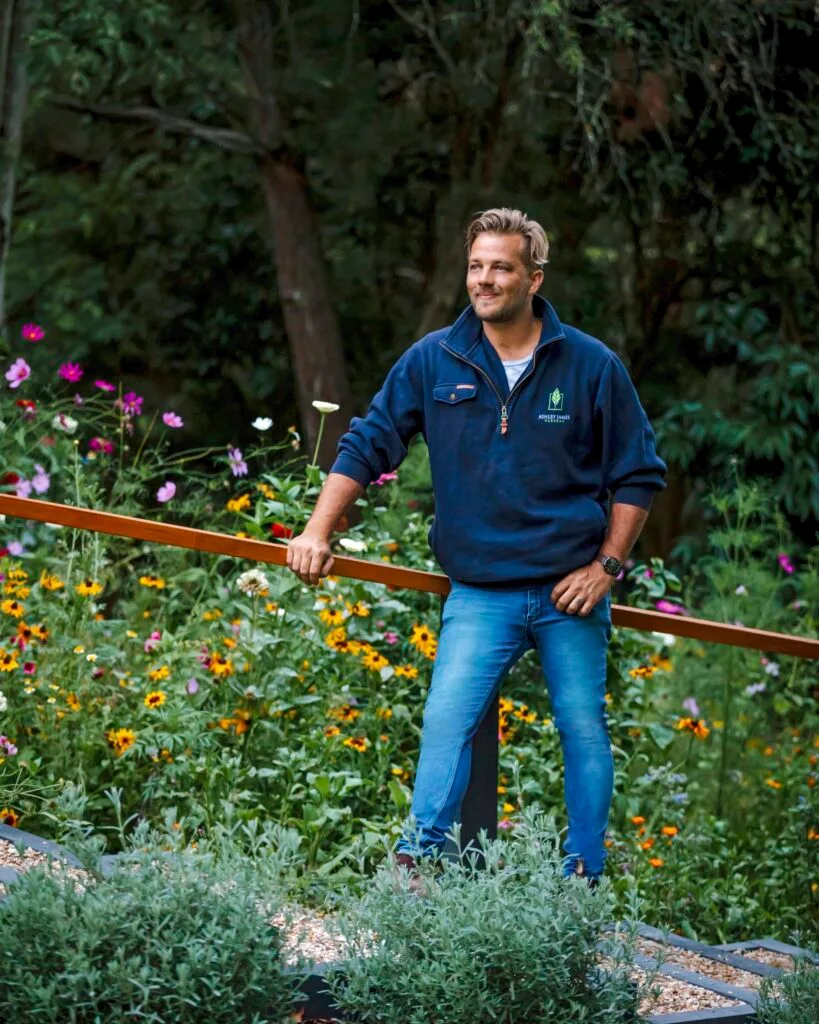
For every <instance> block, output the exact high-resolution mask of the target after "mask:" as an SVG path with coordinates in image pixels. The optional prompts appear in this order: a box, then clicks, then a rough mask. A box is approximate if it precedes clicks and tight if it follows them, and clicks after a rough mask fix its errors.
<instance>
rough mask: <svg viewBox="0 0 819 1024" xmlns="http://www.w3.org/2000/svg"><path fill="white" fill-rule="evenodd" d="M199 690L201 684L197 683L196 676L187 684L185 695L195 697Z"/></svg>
mask: <svg viewBox="0 0 819 1024" xmlns="http://www.w3.org/2000/svg"><path fill="white" fill-rule="evenodd" d="M198 690H199V683H198V682H197V681H196V679H195V677H194V676H191V678H190V679H189V680H188V681H187V682H186V683H185V693H188V694H190V695H191V696H193V695H194V694H195V693H196V692H197V691H198Z"/></svg>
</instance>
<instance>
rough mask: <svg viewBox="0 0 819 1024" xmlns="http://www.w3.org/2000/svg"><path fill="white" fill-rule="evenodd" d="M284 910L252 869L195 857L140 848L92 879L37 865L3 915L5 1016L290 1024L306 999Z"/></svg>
mask: <svg viewBox="0 0 819 1024" xmlns="http://www.w3.org/2000/svg"><path fill="white" fill-rule="evenodd" d="M141 838H143V839H144V836H143V837H141ZM271 855H272V851H271ZM279 905H280V903H279V897H278V895H277V894H276V893H275V892H271V891H269V890H266V888H265V887H264V885H262V884H260V878H259V875H257V873H256V871H255V866H254V865H253V864H252V863H251V862H248V861H247V860H242V859H239V858H237V857H236V858H233V859H232V860H227V861H224V860H216V859H214V858H213V857H212V856H210V855H203V854H201V853H199V852H195V851H192V850H188V851H186V852H177V853H175V854H174V855H168V854H167V853H164V852H163V851H162V850H160V849H157V848H153V847H148V848H147V849H146V850H145V852H140V851H139V850H134V851H132V852H131V853H129V854H128V855H127V856H126V857H123V858H122V860H121V861H119V862H118V863H117V867H116V869H115V870H114V871H113V873H112V874H111V875H110V877H107V878H102V877H93V876H90V877H86V878H84V879H83V880H82V881H81V882H79V881H78V880H76V879H73V878H69V877H66V876H65V875H63V874H62V873H60V872H59V871H57V870H56V869H54V870H51V869H49V868H47V867H40V868H36V869H34V870H31V871H29V872H26V873H25V874H24V875H23V876H21V878H20V880H19V881H17V882H15V883H13V884H12V885H11V886H10V887H9V892H8V896H7V898H6V900H5V901H4V903H3V904H2V907H0V921H2V928H3V943H2V948H0V964H2V973H3V979H4V983H3V989H2V993H0V1012H2V1014H3V1016H4V1017H5V1018H8V1019H12V1018H13V1019H14V1020H16V1021H19V1022H20V1024H63V1022H65V1021H71V1022H73V1024H96V1022H98V1021H103V1020H104V1021H105V1022H106V1024H109V1022H110V1024H126V1022H131V1021H133V1020H134V1019H136V1018H138V1019H140V1020H145V1021H150V1022H153V1024H162V1022H164V1021H170V1020H173V1021H177V1022H179V1024H205V1022H206V1021H207V1022H219V1021H225V1022H228V1021H229V1022H231V1024H233V1022H235V1021H237V1020H241V1021H247V1022H248V1024H261V1022H264V1021H270V1022H274V1021H275V1022H284V1021H286V1020H288V1019H289V1014H290V1012H291V1011H292V1010H294V1009H295V997H294V993H293V978H292V977H291V976H288V975H286V974H285V973H284V971H283V965H282V959H281V950H280V937H279V932H278V930H277V929H276V928H275V927H274V926H273V925H272V924H271V923H270V918H271V917H272V916H273V915H274V914H275V913H276V911H277V910H278V908H279Z"/></svg>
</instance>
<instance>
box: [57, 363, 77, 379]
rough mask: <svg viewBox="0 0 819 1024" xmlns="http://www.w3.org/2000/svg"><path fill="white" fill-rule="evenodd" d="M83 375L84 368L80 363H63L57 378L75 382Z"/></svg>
mask: <svg viewBox="0 0 819 1024" xmlns="http://www.w3.org/2000/svg"><path fill="white" fill-rule="evenodd" d="M82 375H83V368H82V367H81V366H80V364H79V363H62V364H61V366H60V368H59V369H58V370H57V376H58V377H62V378H63V380H68V381H71V382H72V383H73V382H74V381H78V380H80V378H81V377H82Z"/></svg>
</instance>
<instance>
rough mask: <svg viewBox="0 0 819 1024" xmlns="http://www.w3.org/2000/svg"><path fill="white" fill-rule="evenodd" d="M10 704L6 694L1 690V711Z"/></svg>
mask: <svg viewBox="0 0 819 1024" xmlns="http://www.w3.org/2000/svg"><path fill="white" fill-rule="evenodd" d="M8 706H9V702H8V701H7V700H6V695H5V693H3V691H2V690H0V711H5V710H6V708H7V707H8Z"/></svg>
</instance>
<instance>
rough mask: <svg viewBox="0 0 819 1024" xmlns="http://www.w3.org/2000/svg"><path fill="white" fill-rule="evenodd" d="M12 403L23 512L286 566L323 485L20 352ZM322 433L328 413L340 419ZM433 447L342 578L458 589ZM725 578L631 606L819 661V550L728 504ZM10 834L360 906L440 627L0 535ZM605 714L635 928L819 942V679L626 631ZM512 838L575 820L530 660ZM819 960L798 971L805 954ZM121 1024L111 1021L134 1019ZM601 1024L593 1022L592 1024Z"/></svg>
mask: <svg viewBox="0 0 819 1024" xmlns="http://www.w3.org/2000/svg"><path fill="white" fill-rule="evenodd" d="M16 348H17V349H18V351H19V353H20V354H15V355H14V357H13V359H12V361H11V363H10V365H9V366H8V369H7V371H6V372H5V381H6V387H5V388H4V390H3V392H2V404H1V405H0V431H1V432H2V433H1V435H0V436H2V439H3V465H2V467H0V470H1V471H2V472H1V473H0V487H1V488H2V491H3V492H4V493H7V494H16V495H18V496H21V497H38V498H42V499H46V500H50V501H56V502H61V503H66V504H73V505H78V506H85V507H89V508H95V509H102V510H108V511H116V512H124V513H126V514H129V515H136V516H140V517H143V518H148V519H154V520H163V521H167V522H175V523H180V524H185V525H193V526H198V527H203V528H207V529H210V530H216V531H219V532H222V533H227V534H233V535H236V536H243V537H249V538H255V539H261V540H268V541H270V542H272V543H279V544H285V543H286V541H287V539H288V538H289V537H290V536H292V535H293V534H295V533H298V532H299V530H300V528H301V526H302V525H303V523H304V522H305V521H306V519H307V518H308V516H309V514H310V511H311V509H312V504H313V502H314V500H315V497H316V495H317V494H318V491H319V489H320V486H321V482H322V478H323V475H322V473H321V472H320V471H319V470H318V468H317V467H316V465H315V464H314V459H313V460H311V455H310V453H309V452H306V451H305V450H304V447H303V445H302V442H301V438H300V437H299V434H298V432H297V431H296V429H295V428H294V427H289V428H287V427H285V428H282V427H281V425H280V424H278V423H275V422H274V421H273V420H272V419H271V418H270V417H262V416H260V417H259V418H257V419H256V420H255V421H254V423H253V424H252V429H253V431H254V432H255V437H256V440H255V443H253V444H252V445H251V444H247V443H245V444H243V445H242V447H241V448H240V447H239V446H238V444H236V443H233V442H231V443H229V444H227V445H226V446H225V447H224V448H221V449H190V450H181V449H180V448H179V447H178V446H177V444H176V438H175V431H178V430H179V429H180V428H181V427H182V426H183V418H182V417H181V416H180V415H179V414H178V413H177V412H176V411H174V410H170V409H150V408H148V407H147V403H146V402H145V401H144V399H143V397H142V396H140V395H138V394H136V393H135V392H134V391H133V390H132V389H131V388H129V386H128V382H127V381H122V382H116V383H114V382H109V381H105V380H102V379H94V373H93V369H92V368H89V367H84V366H82V365H80V364H78V363H64V364H61V365H57V364H56V361H55V360H53V359H52V357H51V354H50V352H49V348H48V340H47V338H46V337H45V332H44V331H43V329H42V328H41V327H39V326H38V325H26V326H25V327H24V328H23V332H22V338H21V340H20V341H19V342H18V343H17V345H16ZM332 414H333V413H332V411H329V410H327V409H325V410H323V411H322V415H332ZM425 473H426V465H425V455H424V451H423V449H422V447H420V446H413V448H412V450H411V453H410V456H409V457H408V459H407V460H406V461H405V463H404V464H403V465H402V467H401V468H400V469H399V470H398V472H397V473H391V474H386V476H385V477H384V478H382V479H381V480H379V481H377V486H373V487H372V488H370V491H369V493H368V494H367V495H366V499H365V500H362V501H361V502H359V512H360V515H359V516H358V517H357V518H358V519H359V521H358V522H356V523H355V524H354V525H352V524H350V523H348V522H344V523H342V524H340V525H341V527H342V529H340V531H339V533H338V534H337V535H336V537H335V538H334V541H333V545H334V549H335V550H337V551H338V552H339V553H354V554H357V555H359V556H360V557H363V558H368V559H375V560H381V561H384V562H387V563H394V564H400V565H405V566H409V567H415V568H421V569H428V570H434V569H435V565H434V563H433V561H432V559H431V556H430V554H429V551H428V548H427V540H426V537H427V530H428V526H429V510H428V508H427V506H426V499H427V495H428V482H427V480H426V476H425ZM710 500H711V505H712V509H713V522H712V527H711V530H710V538H709V540H710V543H709V550H708V552H707V553H706V554H704V555H703V556H702V557H700V558H699V559H698V560H697V561H696V562H695V563H694V564H693V565H692V567H691V568H690V570H689V571H688V572H687V573H686V574H685V576H684V578H682V579H680V578H678V576H677V575H675V573H674V572H672V571H670V569H668V568H667V567H666V566H665V565H664V564H663V562H662V561H661V560H660V559H656V558H652V559H650V560H649V561H648V562H639V563H636V564H635V563H634V562H631V563H630V564H629V565H628V571H627V573H626V574H625V576H624V578H622V579H620V580H618V582H617V584H616V587H617V589H616V590H615V594H614V600H615V601H617V602H619V603H622V604H632V605H636V606H640V607H646V608H655V609H658V610H661V611H666V612H669V613H671V614H681V613H686V614H691V615H694V616H696V617H700V618H709V619H714V620H718V621H721V622H726V623H739V624H744V625H746V626H755V627H759V628H763V629H768V630H773V631H778V632H784V633H791V634H799V635H805V636H816V626H817V621H818V620H819V549H817V548H815V547H814V548H813V549H805V548H804V547H803V548H800V547H799V546H798V545H797V543H796V541H795V540H794V538H792V537H791V536H789V534H788V531H787V527H786V523H785V519H784V517H783V516H782V514H781V513H780V512H779V510H778V509H777V508H776V507H775V506H773V505H772V504H771V502H770V500H769V498H768V496H767V495H766V494H764V493H762V492H761V491H760V490H759V489H758V488H755V487H749V486H747V485H746V484H745V483H744V482H743V481H742V480H741V479H736V478H735V479H734V480H733V481H731V483H730V486H729V487H727V488H726V489H725V491H724V492H722V493H719V494H714V495H712V496H711V499H710ZM0 530H1V531H2V532H0V587H2V595H1V596H2V600H0V626H2V640H0V822H2V823H4V824H7V825H12V826H17V827H20V828H24V829H26V830H28V831H30V832H33V833H35V834H37V835H39V836H45V837H51V838H56V839H65V838H66V837H67V836H72V835H73V836H75V837H76V836H77V835H78V834H81V833H82V834H85V835H89V834H90V835H93V836H95V837H96V838H97V839H98V840H99V841H100V842H103V841H104V844H105V845H104V848H105V851H106V852H108V853H114V852H117V851H118V850H120V849H122V848H124V847H126V846H127V845H128V844H129V842H130V841H131V840H132V838H133V837H134V836H140V835H143V836H144V834H145V829H155V830H159V832H161V833H162V834H163V835H164V836H165V839H164V840H163V842H165V843H172V844H174V846H175V848H179V849H181V850H188V851H190V850H196V849H197V848H198V847H200V846H207V844H208V843H209V842H211V841H212V837H213V836H214V835H217V834H222V832H223V831H224V830H225V829H227V830H229V831H230V832H231V835H233V837H234V839H235V840H236V842H238V843H239V844H240V845H241V844H242V843H245V844H248V845H252V841H251V838H249V837H252V836H254V835H257V834H258V830H259V829H262V828H264V827H267V826H269V825H270V824H271V823H273V824H275V826H276V828H278V829H281V830H284V831H283V833H282V834H286V835H288V836H289V837H290V841H291V842H292V844H293V849H294V850H295V851H296V856H295V859H294V864H295V865H296V866H295V868H294V877H293V880H292V883H293V886H294V887H295V889H296V890H297V891H298V892H299V893H300V896H301V898H302V899H303V900H305V901H306V902H308V903H310V902H312V903H314V904H315V905H320V903H321V901H322V900H323V899H325V898H326V895H327V893H328V892H330V891H331V890H333V889H334V888H335V889H338V888H339V887H343V888H346V889H349V890H350V891H366V888H367V880H368V879H370V878H371V877H372V875H373V874H374V872H375V871H376V870H377V868H378V866H379V864H381V862H382V861H383V860H384V858H385V856H386V852H387V849H388V848H389V847H390V846H391V844H392V842H394V840H395V839H396V838H397V837H398V835H399V833H400V829H401V827H402V823H403V822H404V820H405V818H406V816H407V814H408V811H409V806H410V800H411V794H412V783H413V771H414V767H415V764H416V761H417V755H418V745H419V738H420V727H421V711H422V707H423V702H424V696H425V693H426V690H427V687H428V685H429V680H430V673H431V669H432V665H433V662H434V659H435V655H436V642H437V641H436V637H437V629H438V622H439V615H440V605H439V601H438V599H437V598H436V597H434V596H432V595H428V594H423V593H418V592H409V591H406V592H405V591H399V590H396V589H392V588H389V587H386V586H383V585H379V584H370V583H364V582H354V581H351V580H349V579H344V578H341V577H339V576H335V575H331V576H329V577H327V578H326V579H325V580H323V581H322V583H321V585H320V586H319V587H318V588H315V589H310V588H307V587H306V586H304V585H302V584H301V582H300V581H299V580H298V579H297V578H296V577H294V576H293V575H292V574H290V573H288V572H287V571H286V570H285V569H278V568H272V567H265V568H264V569H263V570H262V569H258V568H255V567H253V566H248V565H246V564H240V563H238V562H237V561H236V560H233V559H229V558H226V557H217V556H211V555H205V554H201V553H198V552H194V551H183V550H179V549H174V548H169V547H161V546H158V545H151V544H147V543H141V542H133V541H127V540H124V539H118V538H112V537H102V536H100V535H98V534H92V533H83V532H82V531H79V530H72V529H67V528H58V527H53V526H50V525H48V524H39V523H32V522H26V521H23V520H16V519H12V518H11V517H7V518H6V519H5V521H4V522H3V523H2V525H1V526H0ZM606 700H607V704H608V716H609V725H610V730H611V736H612V745H613V750H614V754H615V770H616V776H615V798H614V804H613V807H612V813H611V817H610V821H609V831H608V836H607V839H606V845H607V847H608V850H609V860H608V864H607V877H608V878H609V879H610V882H611V891H612V896H613V899H614V901H615V903H614V906H615V907H616V909H617V912H618V913H625V912H626V911H627V909H628V907H629V906H630V905H631V901H632V900H634V899H635V898H636V899H639V900H640V901H641V911H640V915H641V918H642V919H643V920H644V921H647V922H649V923H650V924H652V925H655V926H657V927H667V928H670V929H672V930H673V931H675V932H677V933H679V934H680V935H683V936H688V937H689V938H692V939H707V941H710V942H721V943H729V942H739V941H742V940H744V939H748V938H751V937H753V936H758V935H768V936H771V937H773V938H777V939H780V940H782V941H785V942H787V941H791V940H792V938H793V936H794V934H798V935H801V936H802V937H803V938H806V937H809V936H810V935H814V936H815V935H816V934H817V929H819V795H817V791H816V780H817V776H819V768H817V763H818V762H819V666H817V663H816V662H812V661H809V660H805V659H799V658H796V657H793V658H791V657H784V656H782V657H780V656H766V655H765V654H762V655H760V653H759V652H755V651H750V650H743V649H738V648H728V647H721V646H719V645H716V644H707V645H704V644H701V643H699V642H696V641H689V640H683V639H679V638H675V637H674V636H672V635H670V634H656V633H639V632H637V631H634V630H628V629H615V630H614V634H613V639H612V643H611V647H610V657H609V679H608V693H607V697H606ZM499 741H500V775H499V780H498V810H499V817H500V830H501V839H502V841H503V842H513V841H514V839H515V836H516V834H517V833H518V832H519V831H520V830H521V828H522V826H523V822H524V819H525V817H526V815H527V814H532V813H535V814H536V813H543V814H545V815H547V816H550V817H551V818H553V820H554V822H555V823H556V827H557V828H558V829H559V828H562V827H563V826H564V825H565V822H563V792H562V786H563V780H562V759H561V754H560V744H559V738H558V735H557V732H556V730H555V728H554V726H553V723H552V721H551V718H550V713H549V706H548V698H547V696H546V690H545V686H544V683H543V678H542V675H541V672H540V668H539V665H538V662H537V660H536V658H535V657H534V654H533V653H532V654H528V655H526V656H525V657H524V658H523V659H522V661H521V662H520V663H519V664H518V666H517V667H516V668H515V669H514V670H513V672H512V673H511V675H510V677H509V679H508V680H507V681H506V682H505V684H504V687H503V693H502V696H501V698H500V732H499ZM803 944H804V943H803ZM112 1019H113V1018H112ZM590 1019H591V1018H590Z"/></svg>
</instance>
